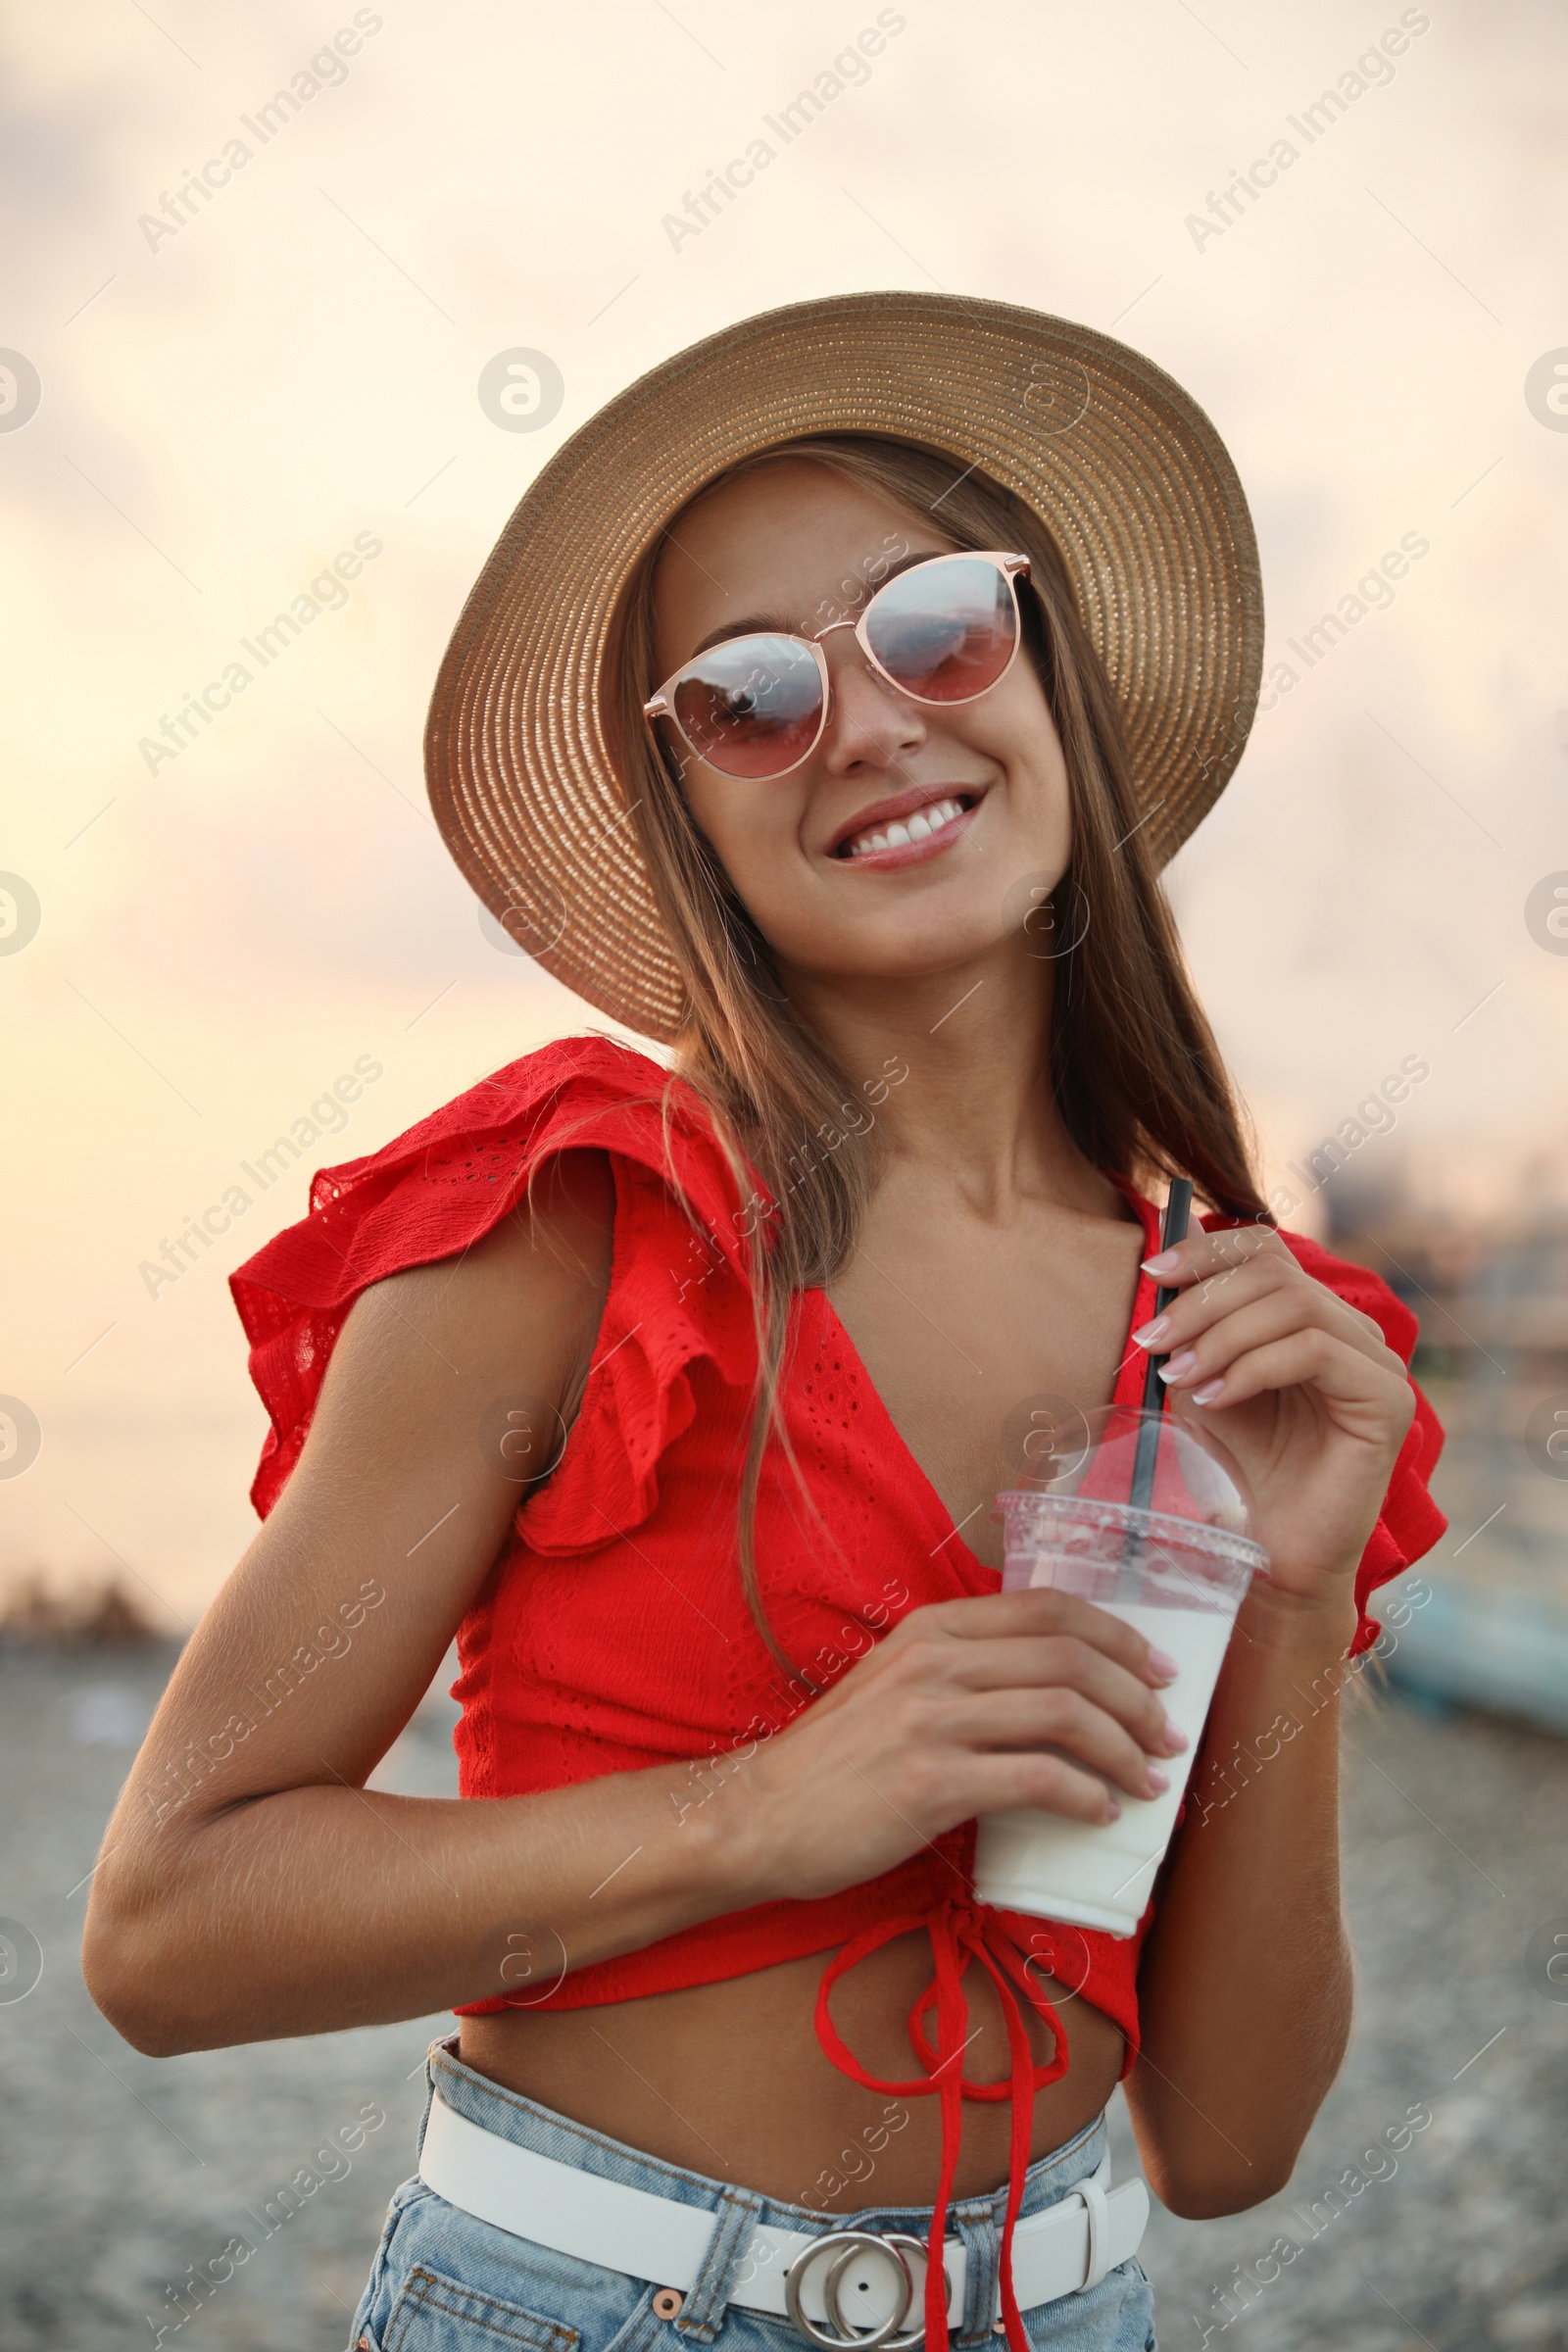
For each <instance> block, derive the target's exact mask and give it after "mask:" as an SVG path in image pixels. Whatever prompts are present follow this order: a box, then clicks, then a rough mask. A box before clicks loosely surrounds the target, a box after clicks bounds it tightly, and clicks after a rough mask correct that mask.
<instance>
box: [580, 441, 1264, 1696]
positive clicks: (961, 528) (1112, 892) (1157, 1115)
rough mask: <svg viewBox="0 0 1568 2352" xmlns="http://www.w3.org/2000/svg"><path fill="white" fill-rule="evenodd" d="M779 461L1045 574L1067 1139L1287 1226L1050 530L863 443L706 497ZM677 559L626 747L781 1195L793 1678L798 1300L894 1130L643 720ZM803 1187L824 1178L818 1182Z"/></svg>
mask: <svg viewBox="0 0 1568 2352" xmlns="http://www.w3.org/2000/svg"><path fill="white" fill-rule="evenodd" d="M781 457H793V458H801V459H807V460H809V461H811V462H813V463H815V464H816V465H818V466H827V467H829V468H831V469H832V470H833V471H835V472H837V473H840V474H843V475H845V476H847V477H848V478H849V479H850V480H851V481H853V482H856V483H858V484H859V485H860V486H861V487H862V488H864V489H867V490H870V491H872V492H873V493H875V494H876V495H877V496H878V497H880V498H881V499H883V500H884V501H885V502H887V503H888V504H889V505H890V506H892V507H894V508H895V509H897V510H898V511H899V512H900V513H901V514H903V515H907V516H908V517H910V518H913V519H917V520H918V521H919V522H920V523H921V524H922V525H923V526H928V525H929V523H930V520H931V518H932V515H933V514H937V515H939V517H940V527H941V529H942V531H943V532H944V533H945V534H946V536H947V537H948V538H949V539H950V540H951V541H952V542H953V544H954V545H955V546H956V547H958V548H995V547H1005V548H1016V549H1018V550H1019V551H1020V552H1022V553H1023V554H1025V555H1027V556H1028V557H1029V559H1030V564H1031V575H1030V586H1029V587H1028V588H1025V589H1024V590H1023V592H1022V594H1021V598H1020V602H1021V604H1022V607H1023V611H1024V617H1025V642H1026V646H1027V650H1028V652H1029V654H1030V656H1031V658H1032V659H1033V660H1034V662H1035V664H1036V666H1037V669H1038V671H1039V674H1040V677H1041V680H1042V683H1043V685H1044V688H1045V692H1046V696H1047V700H1048V702H1049V705H1050V708H1051V712H1052V716H1053V718H1054V722H1055V726H1056V731H1057V734H1058V736H1059V738H1060V741H1061V747H1062V752H1063V755H1064V758H1065V761H1066V769H1067V777H1068V783H1069V790H1070V795H1071V821H1072V854H1071V858H1070V862H1069V864H1068V868H1067V871H1066V874H1065V875H1064V876H1063V878H1062V882H1061V884H1060V885H1059V886H1058V891H1057V894H1056V896H1057V903H1058V906H1060V907H1063V908H1065V907H1067V906H1069V905H1071V906H1073V907H1087V911H1088V929H1087V931H1086V932H1085V933H1084V935H1083V937H1082V939H1081V940H1080V942H1079V944H1078V945H1077V946H1076V948H1074V950H1073V951H1072V953H1071V954H1070V955H1067V956H1063V958H1062V959H1061V960H1060V962H1059V963H1058V965H1057V985H1056V988H1055V990H1054V1009H1053V1018H1052V1041H1051V1062H1050V1067H1049V1068H1046V1069H1043V1070H1042V1071H1041V1082H1042V1084H1044V1085H1047V1086H1050V1087H1051V1088H1053V1090H1054V1094H1055V1098H1056V1103H1057V1106H1058V1108H1059V1110H1060V1113H1061V1117H1062V1120H1063V1122H1064V1124H1065V1126H1066V1129H1067V1132H1068V1134H1069V1135H1070V1136H1071V1138H1072V1140H1073V1142H1074V1143H1075V1144H1076V1145H1077V1147H1078V1149H1079V1150H1080V1151H1081V1152H1083V1154H1084V1156H1085V1157H1086V1158H1087V1159H1088V1160H1089V1161H1090V1162H1091V1164H1092V1165H1094V1166H1095V1167H1098V1168H1102V1169H1104V1170H1105V1171H1106V1172H1107V1173H1111V1174H1115V1175H1118V1176H1122V1177H1126V1178H1130V1179H1133V1180H1141V1181H1145V1182H1147V1181H1148V1180H1149V1179H1150V1178H1151V1177H1152V1176H1155V1175H1159V1174H1163V1175H1166V1176H1173V1175H1178V1174H1180V1175H1187V1176H1190V1177H1192V1179H1193V1180H1194V1183H1195V1185H1196V1187H1197V1189H1198V1191H1199V1193H1200V1194H1201V1195H1202V1197H1203V1198H1204V1199H1205V1200H1206V1201H1209V1202H1210V1203H1211V1204H1212V1206H1214V1207H1215V1208H1217V1209H1220V1210H1222V1211H1224V1212H1225V1213H1227V1214H1230V1215H1233V1216H1239V1217H1247V1218H1252V1219H1257V1220H1261V1221H1263V1222H1268V1221H1270V1220H1269V1213H1268V1210H1267V1208H1266V1206H1265V1204H1264V1202H1263V1201H1262V1199H1261V1198H1260V1196H1259V1193H1258V1191H1257V1187H1256V1184H1255V1182H1254V1179H1253V1174H1252V1170H1251V1165H1250V1153H1249V1150H1248V1146H1247V1143H1246V1141H1245V1139H1244V1136H1243V1132H1242V1124H1241V1118H1240V1115H1239V1111H1238V1107H1237V1104H1236V1101H1235V1098H1234V1096H1233V1093H1232V1090H1231V1086H1230V1083H1229V1080H1228V1078H1227V1076H1226V1074H1225V1071H1224V1068H1223V1065H1222V1063H1221V1061H1220V1057H1219V1053H1218V1050H1217V1048H1216V1046H1215V1043H1214V1038H1213V1035H1212V1032H1211V1031H1210V1029H1209V1026H1208V1023H1207V1021H1206V1019H1205V1018H1204V1016H1203V1013H1202V1011H1201V1008H1200V1006H1199V1005H1198V1002H1197V999H1196V997H1195V995H1194V993H1193V989H1192V985H1191V983H1190V981H1189V979H1188V977H1187V973H1186V969H1185V966H1184V963H1183V959H1182V954H1181V949H1180V945H1179V943H1178V940H1177V936H1176V931H1175V926H1174V924H1173V922H1172V919H1171V915H1170V911H1169V908H1168V907H1167V905H1166V902H1165V898H1164V895H1163V892H1162V891H1161V889H1160V886H1159V883H1158V880H1157V877H1156V874H1155V872H1154V869H1153V866H1152V861H1151V858H1150V856H1149V852H1148V848H1147V835H1146V834H1145V833H1144V832H1142V831H1140V829H1139V819H1140V813H1141V812H1140V809H1139V807H1138V802H1137V798H1136V795H1135V793H1134V790H1133V786H1132V781H1131V778H1130V775H1129V772H1128V764H1127V757H1126V753H1125V750H1124V747H1123V740H1122V732H1121V725H1120V720H1119V715H1118V712H1117V710H1116V705H1115V701H1114V698H1113V696H1112V693H1111V689H1110V685H1109V682H1108V680H1107V678H1106V676H1105V673H1104V669H1103V665H1102V663H1101V662H1100V660H1099V658H1098V656H1097V655H1096V653H1095V650H1094V647H1093V645H1092V644H1091V642H1090V638H1089V634H1088V631H1087V629H1086V628H1085V626H1084V623H1083V620H1082V617H1081V615H1080V613H1079V612H1078V609H1077V605H1076V603H1075V601H1074V598H1073V593H1072V588H1071V585H1070V582H1069V579H1068V574H1067V570H1066V567H1065V565H1064V564H1063V562H1062V559H1061V555H1060V552H1059V550H1058V549H1057V547H1056V545H1055V543H1054V540H1053V539H1052V537H1051V535H1050V533H1049V531H1048V530H1047V529H1046V527H1045V525H1044V524H1043V523H1042V521H1041V520H1040V518H1039V517H1038V516H1037V515H1035V514H1034V513H1033V511H1032V510H1031V509H1030V508H1029V507H1027V506H1026V505H1025V504H1024V502H1023V501H1022V500H1021V499H1019V498H1017V497H1015V496H1014V495H1013V494H1012V493H1011V492H1010V491H1008V490H1006V489H1005V488H1004V487H1003V486H1002V485H1001V484H1000V483H998V482H996V481H995V480H993V479H992V478H991V477H989V476H988V475H987V474H985V473H984V472H982V471H980V470H979V469H978V468H976V469H973V470H971V471H970V472H969V473H967V474H966V475H964V476H962V478H961V479H960V480H959V481H957V482H956V483H955V481H954V478H953V476H954V466H953V462H952V460H951V459H949V458H947V457H944V456H941V455H939V454H938V453H937V452H935V451H932V450H928V449H925V448H923V447H920V446H918V445H915V444H912V443H907V442H902V441H897V440H892V439H888V438H884V437H882V436H872V435H861V434H830V435H815V436H808V437H803V438H799V439H796V440H792V441H786V442H782V443H779V444H777V445H775V446H774V447H773V448H771V449H768V450H765V451H761V452H760V453H758V455H756V456H755V457H752V458H749V459H747V460H745V461H743V463H742V464H740V465H738V466H731V467H729V468H728V469H727V470H726V471H725V472H724V473H722V474H720V475H718V476H717V477H716V478H715V479H714V480H713V481H712V482H710V483H708V484H707V485H705V487H704V489H703V490H701V491H700V492H699V493H698V494H697V499H696V500H693V501H692V502H691V504H692V505H695V504H697V503H698V500H705V499H707V498H709V497H711V495H712V494H713V493H714V492H715V491H716V490H718V489H719V488H720V487H722V486H723V485H724V484H725V483H727V482H729V481H732V480H734V479H735V478H736V477H737V476H738V475H740V474H742V473H745V472H748V471H751V470H752V469H754V468H755V467H757V466H763V465H768V464H771V463H773V462H775V461H776V460H777V459H779V458H781ZM685 511H686V512H689V511H690V509H689V508H688V509H687V510H685ZM676 522H677V523H678V517H677V518H676ZM659 552H660V550H659V549H658V548H656V549H655V550H654V551H653V552H652V553H651V554H650V556H649V557H648V559H647V560H646V561H645V563H644V564H643V565H642V567H641V569H640V571H639V572H638V574H637V575H636V576H635V577H634V579H633V580H632V582H631V584H630V586H629V588H628V590H627V593H626V596H625V598H624V600H623V602H622V606H621V610H620V613H619V616H618V628H617V632H616V636H615V640H614V642H613V646H612V652H611V659H612V662H613V665H614V672H615V693H616V697H617V700H616V705H615V710H614V713H613V715H614V719H615V722H616V730H617V733H618V737H619V740H618V742H617V743H616V744H615V747H614V749H615V755H616V759H617V763H618V765H619V772H620V774H621V776H622V778H623V780H624V782H625V784H626V786H627V798H628V800H629V801H631V802H633V803H634V804H635V805H636V822H637V824H638V827H639V830H640V832H641V836H642V847H643V853H644V856H645V858H646V859H647V863H648V869H649V873H650V875H651V878H652V882H653V887H654V891H655V894H656V896H657V898H658V902H659V906H660V909H661V912H662V916H663V920H664V924H665V928H666V930H667V933H668V937H669V941H670V944H671V947H672V949H673V951H674V955H675V956H676V959H677V961H678V962H679V964H680V967H681V971H682V973H683V975H684V978H685V983H686V993H687V1000H688V1006H689V1017H688V1019H687V1022H686V1025H685V1027H684V1029H683V1031H682V1033H681V1035H680V1037H679V1039H678V1040H677V1043H676V1050H675V1063H674V1068H675V1073H676V1078H677V1080H683V1081H684V1082H685V1083H686V1085H687V1086H689V1087H690V1088H692V1089H693V1090H694V1091H695V1092H696V1094H697V1095H698V1096H699V1097H700V1098H701V1099H702V1101H703V1102H704V1103H706V1104H707V1106H708V1109H709V1111H710V1113H711V1118H712V1122H713V1126H714V1130H715V1133H716V1135H717V1137H718V1140H719V1142H720V1144H721V1146H722V1148H723V1149H724V1151H725V1152H726V1154H727V1156H728V1158H729V1162H730V1165H731V1168H732V1171H733V1173H734V1176H735V1179H736V1182H737V1184H738V1185H739V1187H740V1196H741V1199H742V1201H746V1200H747V1199H748V1197H749V1196H750V1195H751V1194H752V1192H753V1189H754V1185H755V1183H756V1181H757V1179H759V1178H760V1182H761V1184H762V1186H763V1187H765V1189H766V1193H767V1195H768V1196H769V1198H770V1201H771V1213H770V1214H767V1215H764V1216H756V1217H754V1220H753V1231H752V1234H751V1236H750V1239H749V1242H748V1250H749V1257H750V1270H751V1280H752V1300H753V1312H754V1316H755V1319H756V1330H757V1352H758V1378H757V1395H756V1409H755V1411H754V1414H753V1420H752V1430H751V1442H750V1445H749V1446H748V1449H747V1457H746V1464H745V1469H744V1472H743V1475H742V1479H741V1488H740V1496H739V1507H738V1512H737V1529H736V1533H737V1542H738V1549H739V1559H740V1573H741V1582H742V1587H743V1589H744V1592H745V1594H746V1600H747V1605H748V1607H749V1608H750V1611H751V1614H752V1617H753V1620H754V1622H755V1623H756V1625H757V1628H758V1631H759V1632H760V1635H761V1637H762V1639H763V1641H764V1642H766V1644H767V1646H768V1649H769V1651H770V1652H771V1654H772V1656H773V1658H774V1659H775V1661H776V1662H777V1663H778V1664H779V1665H780V1666H781V1667H782V1668H783V1669H784V1670H785V1671H786V1673H788V1674H790V1675H794V1674H795V1673H796V1671H797V1670H796V1669H795V1668H794V1666H793V1665H792V1664H791V1661H790V1659H789V1658H788V1656H787V1654H786V1653H785V1651H784V1650H783V1648H782V1647H781V1645H780V1643H779V1642H778V1640H777V1639H776V1637H775V1635H774V1633H773V1630H772V1628H771V1626H770V1625H769V1624H768V1621H767V1615H766V1611H765V1609H764V1607H763V1604H762V1598H761V1593H760V1587H759V1583H758V1573H757V1556H756V1526H757V1502H758V1494H759V1489H760V1480H761V1473H762V1463H763V1458H764V1455H765V1452H766V1449H767V1446H768V1444H769V1442H770V1440H775V1439H776V1440H777V1442H778V1443H779V1444H780V1446H781V1448H782V1449H783V1451H784V1453H785V1456H786V1458H787V1459H791V1458H792V1457H790V1455H789V1445H788V1438H787V1435H786V1433H785V1430H784V1427H783V1422H782V1417H781V1414H780V1411H779V1402H778V1399H779V1386H780V1373H781V1366H782V1363H783V1359H784V1349H785V1344H786V1340H787V1336H788V1329H789V1318H790V1304H791V1300H792V1299H793V1298H794V1296H795V1294H796V1293H798V1292H800V1291H802V1290H806V1289H809V1288H811V1287H814V1286H817V1285H823V1284H826V1283H828V1282H830V1281H831V1280H832V1278H833V1277H834V1275H835V1274H837V1273H838V1271H839V1269H840V1268H841V1267H842V1266H843V1265H844V1264H845V1263H846V1261H847V1260H848V1258H849V1257H850V1255H851V1254H852V1252H853V1250H854V1249H855V1245H856V1239H857V1236H858V1232H859V1230H860V1225H861V1221H862V1219H863V1217H864V1215H865V1211H866V1207H867V1204H868V1202H869V1201H870V1198H871V1195H872V1192H873V1190H874V1188H875V1183H876V1177H877V1146H876V1143H875V1141H874V1130H873V1131H872V1132H870V1133H863V1134H856V1133H853V1132H847V1131H846V1129H845V1124H844V1121H845V1114H846V1112H847V1110H848V1109H849V1108H850V1107H851V1102H850V1098H852V1097H853V1096H854V1095H855V1094H856V1091H857V1090H856V1088H855V1086H854V1084H853V1083H852V1081H851V1080H850V1078H849V1077H848V1076H847V1075H846V1073H845V1072H844V1071H843V1070H842V1069H841V1068H840V1067H839V1065H838V1064H837V1062H836V1061H835V1060H834V1058H833V1055H832V1054H831V1053H830V1052H829V1050H828V1048H827V1047H826V1045H825V1044H824V1042H823V1041H822V1039H821V1038H820V1037H819V1036H818V1035H817V1034H816V1033H815V1032H814V1031H813V1030H811V1029H810V1028H809V1027H808V1026H807V1025H806V1024H805V1023H804V1022H803V1021H802V1020H801V1019H800V1018H799V1017H798V1015H797V1014H796V1012H795V1010H794V1008H793V1007H792V1006H791V1005H790V1003H789V1001H788V999H787V998H786V996H785V993H784V989H783V986H782V984H781V981H780V977H779V973H778V970H777V967H776V964H775V962H774V958H773V956H772V952H771V950H770V948H769V946H768V943H767V941H766V940H765V939H764V938H763V936H762V934H761V932H760V930H759V929H758V927H757V925H756V923H755V922H754V921H753V920H752V917H751V916H750V915H749V914H748V912H747V910H746V908H745V907H743V906H742V904H741V902H740V899H739V898H738V897H737V895H736V892H735V889H734V887H733V885H732V883H731V882H730V879H729V877H728V875H727V874H726V872H725V871H724V868H723V867H722V865H721V864H720V863H719V860H718V858H717V857H716V855H715V854H714V852H713V850H712V848H711V845H710V844H709V842H708V840H707V838H706V837H705V835H704V834H703V833H702V832H700V830H699V829H698V826H697V824H696V822H695V820H694V819H693V816H692V814H691V811H690V809H689V808H688V806H687V803H686V799H685V795H684V794H683V792H682V791H681V788H680V784H679V780H678V777H677V775H676V773H675V771H674V768H673V766H672V765H671V764H670V762H669V760H668V757H667V755H666V754H665V753H664V752H663V751H662V749H661V748H660V747H659V746H657V745H656V743H655V740H654V737H653V735H652V733H651V731H650V729H649V727H648V725H647V722H646V720H645V719H644V717H643V715H642V705H643V702H644V700H645V699H646V697H647V696H648V695H650V694H651V693H652V692H653V691H654V688H655V686H656V685H657V683H658V680H657V678H656V677H655V674H654V663H655V626H654V593H653V591H654V573H655V569H656V565H657V560H658V554H659ZM1031 589H1032V593H1031ZM1079 894H1081V895H1079ZM1074 927H1075V928H1076V925H1075V926H1074ZM666 1105H667V1098H666ZM824 1129H826V1130H828V1131H829V1132H831V1133H832V1134H834V1135H835V1136H836V1137H839V1138H840V1139H841V1140H840V1141H839V1142H837V1143H836V1144H835V1145H834V1146H833V1147H832V1148H830V1149H827V1150H825V1151H821V1152H816V1151H814V1149H813V1144H814V1139H817V1138H818V1137H819V1136H820V1134H821V1133H822V1131H823V1130H824ZM754 1172H755V1173H754ZM803 1172H809V1176H810V1181H809V1182H805V1181H801V1180H800V1178H801V1176H802V1174H803ZM796 1475H797V1477H799V1476H800V1473H799V1471H798V1470H797V1472H796ZM802 1483H803V1488H804V1481H803V1482H802Z"/></svg>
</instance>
